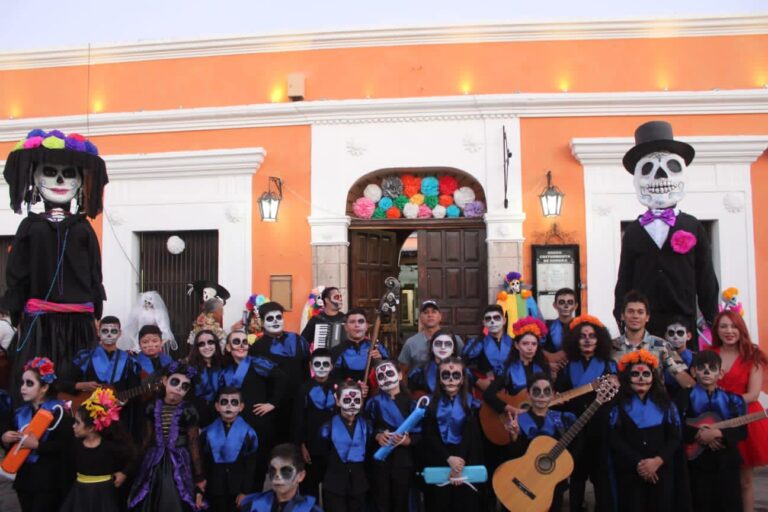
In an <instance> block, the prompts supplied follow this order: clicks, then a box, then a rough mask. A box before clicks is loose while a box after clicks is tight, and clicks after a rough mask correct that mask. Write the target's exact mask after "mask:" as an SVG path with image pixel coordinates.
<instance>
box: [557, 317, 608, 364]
mask: <svg viewBox="0 0 768 512" xmlns="http://www.w3.org/2000/svg"><path fill="white" fill-rule="evenodd" d="M585 325H589V326H591V327H592V328H593V329H594V330H595V335H596V336H597V346H595V357H597V358H599V359H602V360H603V361H608V360H610V359H611V351H612V350H613V346H612V344H611V334H610V333H609V332H608V329H606V328H605V327H604V326H602V325H597V324H594V323H592V322H582V323H580V324H579V325H577V326H576V327H575V328H573V329H569V330H568V332H567V333H566V335H565V339H564V340H563V351H564V352H565V355H566V356H568V360H569V361H578V360H579V359H581V348H580V347H579V336H581V330H582V328H583V327H584V326H585Z"/></svg>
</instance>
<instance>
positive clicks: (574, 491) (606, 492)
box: [568, 435, 613, 512]
mask: <svg viewBox="0 0 768 512" xmlns="http://www.w3.org/2000/svg"><path fill="white" fill-rule="evenodd" d="M602 450H603V446H602V443H601V439H600V437H598V436H594V435H592V436H588V437H586V438H585V440H584V444H583V445H582V447H581V450H580V451H579V453H578V455H577V457H576V458H575V460H574V467H573V473H572V474H571V479H570V485H569V491H568V495H569V501H570V507H571V512H580V511H581V510H583V505H584V494H585V489H586V486H587V480H592V485H593V486H594V487H595V505H596V506H595V512H609V511H611V510H613V505H612V501H613V499H612V495H611V484H610V480H609V477H608V470H607V466H606V464H605V458H604V456H603V455H602V454H603V451H602Z"/></svg>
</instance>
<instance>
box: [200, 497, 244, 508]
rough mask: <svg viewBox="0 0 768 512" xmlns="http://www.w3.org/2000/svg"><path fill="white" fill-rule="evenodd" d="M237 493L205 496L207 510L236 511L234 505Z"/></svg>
mask: <svg viewBox="0 0 768 512" xmlns="http://www.w3.org/2000/svg"><path fill="white" fill-rule="evenodd" d="M235 499H237V495H227V496H207V497H206V501H208V509H207V510H208V512H237V506H236V505H235Z"/></svg>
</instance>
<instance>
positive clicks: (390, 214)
mask: <svg viewBox="0 0 768 512" xmlns="http://www.w3.org/2000/svg"><path fill="white" fill-rule="evenodd" d="M400 217H401V215H400V209H399V208H398V207H397V206H393V207H392V208H390V209H388V210H387V218H388V219H399V218H400Z"/></svg>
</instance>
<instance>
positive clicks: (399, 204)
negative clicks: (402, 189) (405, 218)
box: [395, 194, 408, 210]
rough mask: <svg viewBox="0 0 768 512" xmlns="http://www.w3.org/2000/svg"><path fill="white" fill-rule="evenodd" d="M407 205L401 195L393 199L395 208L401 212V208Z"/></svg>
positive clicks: (406, 199) (406, 201)
mask: <svg viewBox="0 0 768 512" xmlns="http://www.w3.org/2000/svg"><path fill="white" fill-rule="evenodd" d="M407 204H408V198H407V197H405V196H404V195H402V194H401V195H399V196H397V197H396V198H395V206H397V207H398V208H399V209H401V210H402V209H403V207H405V205H407Z"/></svg>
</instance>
